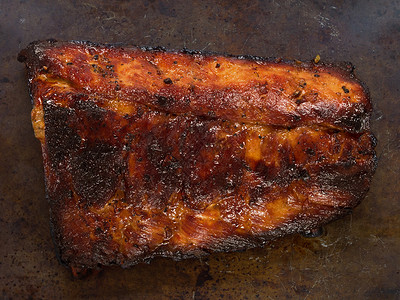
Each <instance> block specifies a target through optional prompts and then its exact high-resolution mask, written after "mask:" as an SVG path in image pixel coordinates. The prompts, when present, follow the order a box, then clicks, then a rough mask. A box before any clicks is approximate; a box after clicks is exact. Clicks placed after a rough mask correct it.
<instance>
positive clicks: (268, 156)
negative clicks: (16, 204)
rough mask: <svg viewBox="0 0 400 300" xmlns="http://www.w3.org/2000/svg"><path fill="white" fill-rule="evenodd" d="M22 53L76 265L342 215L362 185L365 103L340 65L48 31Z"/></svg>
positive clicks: (199, 248)
mask: <svg viewBox="0 0 400 300" xmlns="http://www.w3.org/2000/svg"><path fill="white" fill-rule="evenodd" d="M29 49H30V50H29ZM21 57H22V58H23V59H26V60H27V66H28V69H29V71H30V82H31V92H32V97H33V101H34V109H33V111H32V121H33V125H34V129H35V134H36V136H37V137H38V138H39V139H40V141H41V143H42V150H43V158H44V165H45V173H46V186H47V192H48V196H49V199H50V206H51V217H52V224H53V230H54V235H55V241H56V243H57V245H58V247H59V251H60V257H61V260H62V261H63V262H64V263H66V264H68V265H70V266H72V267H75V268H76V267H77V268H80V267H84V268H93V267H97V266H98V265H111V264H121V265H124V266H129V265H132V264H135V263H137V262H140V261H143V260H146V259H149V258H151V257H153V256H155V255H161V256H168V257H174V258H177V259H178V258H184V257H188V256H193V255H202V254H205V253H209V252H213V251H231V250H239V249H246V248H249V247H254V246H258V245H261V244H262V243H263V241H265V240H266V239H268V238H271V237H275V236H279V235H283V234H289V233H294V232H304V231H307V230H310V229H313V228H315V227H317V226H320V225H321V224H324V223H326V222H328V221H330V220H332V219H334V218H337V217H338V216H340V215H343V214H345V213H347V212H348V211H349V209H350V208H353V207H354V206H356V205H357V204H358V203H359V201H360V200H361V199H362V198H363V197H364V195H365V193H366V192H367V190H368V187H369V184H370V180H371V176H372V174H373V171H374V169H375V152H374V147H375V141H374V138H373V136H372V135H371V134H370V133H369V132H368V130H367V129H368V127H367V126H368V111H369V110H370V103H369V100H368V96H367V95H366V94H365V92H364V90H363V88H362V86H361V85H360V84H359V83H358V81H357V80H356V79H354V78H353V77H352V75H350V74H349V73H346V72H344V71H339V69H335V68H330V67H327V66H318V65H301V64H298V65H296V64H287V63H275V64H274V63H272V62H269V61H264V60H249V59H247V60H246V59H239V58H232V57H224V56H203V55H201V54H199V53H196V54H190V53H189V54H188V53H182V52H172V53H171V52H165V51H161V50H154V51H145V50H143V49H139V48H129V49H122V48H115V47H107V46H101V45H100V46H96V45H93V44H79V43H54V42H51V43H46V42H43V43H39V44H34V45H33V46H31V48H28V50H27V51H26V52H25V53H24V52H23V53H22V56H21ZM175 62H176V63H175ZM104 64H106V65H105V66H104ZM217 64H218V67H217ZM93 65H96V66H97V67H93ZM110 65H112V66H113V67H112V68H111V67H108V68H107V66H110ZM100 69H101V70H103V71H99V70H100ZM106 70H108V71H106ZM157 71H159V74H158V73H157ZM149 72H151V74H149ZM154 72H155V73H154ZM255 74H257V75H255ZM315 74H318V75H319V77H315ZM165 77H166V78H165ZM166 79H170V80H166ZM178 79H179V80H178ZM299 82H303V84H302V88H301V89H299ZM304 83H306V84H304ZM117 85H118V88H116V87H117ZM261 86H263V87H261ZM342 87H345V89H343V88H342ZM281 89H283V91H281ZM297 90H300V94H298V95H297V96H296V97H298V99H297V100H299V99H301V100H300V101H297V102H298V103H296V100H295V101H294V98H293V97H292V96H290V95H293V93H295V92H296V91H297ZM340 90H342V91H341V92H340ZM345 90H346V91H347V93H346V94H348V96H346V97H347V98H343V95H342V94H343V93H344V91H345ZM293 91H294V92H293ZM316 92H317V93H318V95H315V93H316ZM312 95H314V96H312ZM188 99H189V100H188ZM303 100H304V102H302V101H303ZM293 101H294V103H295V104H294V105H293V103H292V102H293ZM307 105H309V106H307ZM302 107H303V108H304V109H305V110H304V114H302V113H301V111H302V110H301V109H302ZM306 107H308V108H306ZM334 109H336V110H335V111H334V112H333V110H334ZM360 111H361V112H362V114H363V116H362V117H360V115H359V112H360ZM210 112H211V113H210ZM344 112H345V113H344ZM346 113H349V114H350V115H346ZM335 114H342V117H343V115H345V116H344V117H343V118H342V119H341V120H346V121H343V122H342V121H339V122H337V120H338V119H336V118H337V116H336V115H335ZM293 116H300V118H298V117H293ZM348 120H352V122H353V123H354V124H362V125H360V126H359V127H357V126H356V127H351V128H349V124H351V122H350V121H348Z"/></svg>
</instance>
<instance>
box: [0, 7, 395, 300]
mask: <svg viewBox="0 0 400 300" xmlns="http://www.w3.org/2000/svg"><path fill="white" fill-rule="evenodd" d="M215 2H218V4H215V3H213V2H212V1H198V2H197V1H184V0H174V1H172V0H171V1H168V0H166V1H158V0H149V1H145V0H142V1H103V2H101V1H95V0H84V1H55V0H47V1H46V0H39V1H26V0H22V1H0V37H1V38H0V55H1V57H0V58H1V65H0V154H1V155H0V241H1V246H0V298H1V297H2V298H5V299H10V298H15V299H21V298H24V299H27V298H29V297H31V298H34V299H36V298H47V299H54V298H85V299H86V298H88V297H96V298H100V299H102V298H103V299H110V298H115V299H126V298H135V299H136V298H146V299H180V298H185V299H188V298H189V299H191V298H193V299H203V298H213V299H222V298H224V299H246V298H248V299H255V298H260V299H270V298H273V299H275V298H278V299H282V298H299V299H306V298H308V299H328V298H332V299H342V298H348V299H350V298H352V299H354V298H362V299H365V298H372V299H395V298H396V299H399V298H400V275H399V269H400V256H399V250H400V229H399V228H400V203H399V198H400V196H399V195H400V188H399V187H400V182H399V181H400V180H399V179H400V164H399V161H400V130H399V128H400V126H399V125H400V105H399V103H400V92H399V86H400V53H399V51H400V3H399V1H395V0H393V1H389V0H387V1H361V0H360V1H317V0H315V1H305V0H304V1H300V0H299V1H295V0H287V1H278V0H276V1H229V0H226V1H215ZM47 38H57V39H76V40H81V39H85V40H92V41H98V42H124V43H131V44H137V45H152V46H155V45H161V46H165V47H167V48H173V49H180V48H183V47H187V48H189V49H197V50H210V51H218V52H228V53H232V54H252V55H259V56H283V57H287V58H297V59H303V60H310V59H312V58H313V57H314V56H315V55H316V54H320V55H321V57H322V60H323V61H343V60H345V61H351V62H353V63H354V64H355V65H356V67H357V68H356V73H357V74H358V77H359V78H360V79H362V80H363V81H365V82H366V84H367V85H368V86H369V88H370V92H371V96H372V99H373V101H374V106H375V112H374V115H373V125H372V127H373V131H374V133H375V134H376V136H377V138H378V141H379V143H378V147H377V151H378V157H379V166H378V170H377V173H376V175H375V177H374V180H373V184H372V186H371V190H370V192H369V194H368V196H367V198H366V199H365V201H364V202H363V203H362V204H361V205H360V206H359V207H358V208H357V209H356V210H355V211H354V213H353V214H352V215H350V216H347V217H346V218H344V219H342V220H339V221H336V222H334V223H332V224H330V225H328V226H326V228H325V229H326V233H325V235H323V236H322V237H320V238H315V239H307V238H304V237H301V236H297V235H295V236H290V237H287V238H283V239H281V240H277V241H274V242H271V243H270V244H268V245H267V246H266V247H265V248H263V249H255V250H250V251H246V252H242V253H231V254H216V255H212V256H209V257H207V258H205V259H203V260H196V259H191V260H187V261H182V262H174V261H171V260H168V259H155V260H154V261H152V262H151V264H149V265H146V264H141V265H138V266H136V267H133V268H131V269H127V270H123V269H120V268H110V269H106V270H104V271H103V272H102V273H100V274H98V275H95V276H94V275H92V276H90V277H88V278H86V279H83V280H76V279H73V278H72V276H71V274H70V272H69V270H67V269H65V268H64V267H62V266H61V265H59V264H58V262H57V260H56V257H55V253H54V251H53V245H52V242H51V238H50V230H49V223H48V219H49V216H48V206H47V203H46V200H45V195H44V180H43V171H42V159H41V153H40V147H39V142H38V141H37V140H36V139H35V138H34V136H33V130H32V127H31V123H30V110H31V105H30V101H29V96H28V89H27V81H26V77H25V72H24V66H23V65H22V64H20V63H18V62H17V61H16V56H17V53H18V51H19V50H20V49H22V48H23V47H25V46H26V45H27V44H28V43H29V42H31V41H33V40H38V39H47Z"/></svg>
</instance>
